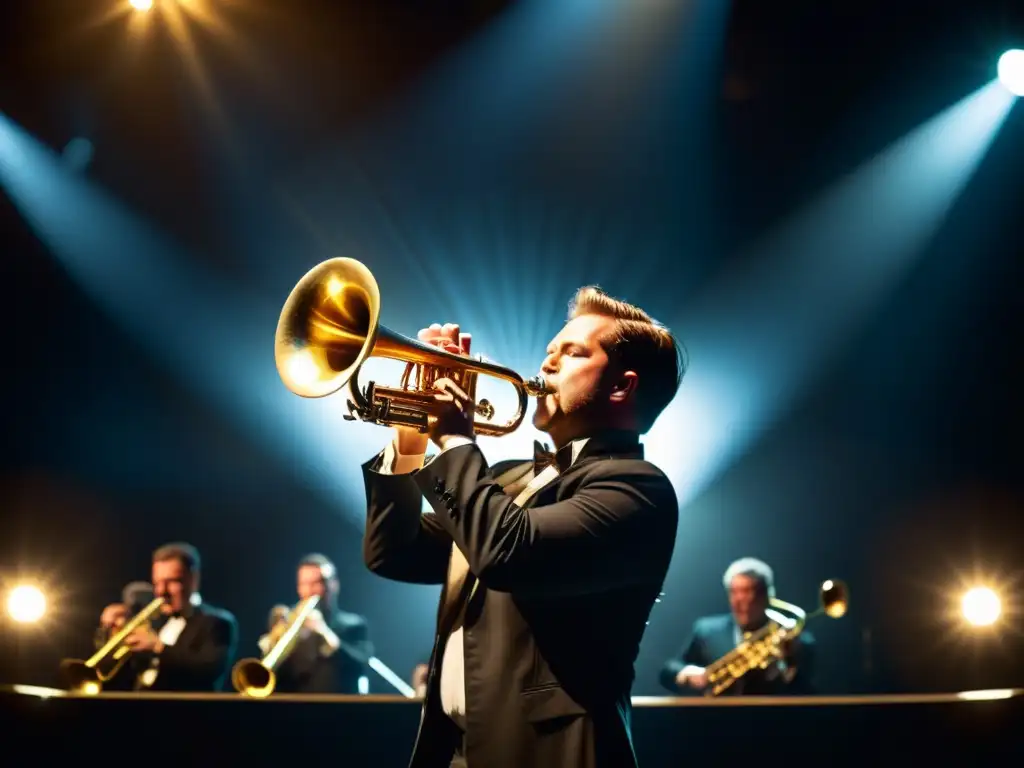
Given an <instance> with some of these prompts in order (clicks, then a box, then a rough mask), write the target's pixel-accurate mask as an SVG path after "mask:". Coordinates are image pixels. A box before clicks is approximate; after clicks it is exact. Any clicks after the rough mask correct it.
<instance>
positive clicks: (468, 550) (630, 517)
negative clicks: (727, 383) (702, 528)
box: [414, 444, 678, 595]
mask: <svg viewBox="0 0 1024 768" xmlns="http://www.w3.org/2000/svg"><path fill="white" fill-rule="evenodd" d="M414 478H415V480H416V483H417V484H418V485H419V487H420V489H421V490H422V492H423V493H424V495H425V496H426V497H427V499H428V501H429V502H430V504H431V507H432V508H433V509H434V513H435V514H434V516H433V520H434V522H432V523H431V524H432V525H434V524H436V525H438V526H439V527H440V528H441V529H442V530H444V531H447V533H448V534H449V535H450V537H451V538H452V539H453V540H454V541H455V543H456V544H457V545H458V547H459V549H460V550H462V552H463V554H464V555H465V556H466V560H467V561H468V562H469V567H470V570H471V571H472V572H473V573H474V574H475V575H476V576H477V578H479V579H480V581H481V583H483V584H484V585H485V586H487V587H488V588H489V589H493V590H497V591H502V592H515V593H520V594H531V593H532V594H540V595H556V594H561V595H566V594H584V593H591V592H599V591H604V590H609V589H614V588H617V587H625V586H629V585H634V584H644V583H652V582H654V581H657V580H660V579H662V578H663V577H664V572H665V568H666V566H667V562H668V558H669V557H670V556H671V551H672V547H673V546H674V543H675V532H676V524H677V519H678V505H677V501H676V496H675V492H674V490H673V489H672V485H671V483H670V482H669V481H668V479H667V478H666V477H665V476H664V475H663V474H661V473H660V472H658V471H657V470H656V469H655V468H654V467H653V466H652V465H650V464H646V463H644V462H641V461H638V460H637V461H632V460H616V461H608V462H600V463H599V465H597V466H595V468H594V469H593V470H592V471H591V472H590V475H589V477H587V478H585V479H584V480H583V481H582V482H581V483H580V485H579V486H578V487H577V488H576V489H575V492H574V494H573V495H572V496H571V497H570V498H568V499H565V500H564V501H559V502H557V503H554V504H549V505H546V506H542V507H533V508H529V509H524V508H521V507H518V506H516V505H515V504H514V503H513V498H512V497H511V496H509V495H508V494H506V493H504V491H503V490H502V489H501V487H500V486H499V485H498V484H497V483H496V482H494V479H493V476H492V473H491V472H490V469H489V467H488V465H487V462H486V460H485V459H484V457H483V454H482V453H481V452H480V449H479V448H478V447H477V446H476V445H475V444H470V445H463V446H459V447H457V448H453V449H451V450H446V451H443V452H442V453H441V454H439V455H438V456H437V457H436V458H435V459H434V461H432V462H431V463H430V464H428V465H427V466H425V467H424V468H423V469H421V470H420V471H419V472H417V473H415V475H414ZM427 517H429V516H427Z"/></svg>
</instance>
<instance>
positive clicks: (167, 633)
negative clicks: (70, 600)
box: [99, 542, 238, 692]
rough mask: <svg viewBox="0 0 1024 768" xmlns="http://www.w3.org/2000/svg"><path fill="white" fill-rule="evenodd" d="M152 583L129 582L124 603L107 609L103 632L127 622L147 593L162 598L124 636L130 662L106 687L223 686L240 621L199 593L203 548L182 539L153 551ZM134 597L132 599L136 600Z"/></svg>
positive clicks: (167, 688) (195, 688)
mask: <svg viewBox="0 0 1024 768" xmlns="http://www.w3.org/2000/svg"><path fill="white" fill-rule="evenodd" d="M152 578H153V583H152V593H151V594H149V595H146V596H144V595H145V593H146V588H147V587H149V586H150V585H148V584H143V583H141V582H136V583H133V584H130V585H128V587H127V588H126V589H125V592H124V594H123V595H122V597H123V598H124V599H123V601H122V602H120V603H113V604H111V605H108V606H107V607H106V608H104V609H103V612H102V614H101V616H100V628H99V634H100V635H101V636H104V637H106V636H108V635H109V634H110V633H113V632H117V631H118V630H119V629H121V628H122V627H124V626H125V623H126V621H128V619H129V618H130V617H131V616H132V615H133V614H135V613H137V611H138V607H139V605H141V604H142V602H145V600H146V598H147V597H154V598H160V599H162V603H161V604H160V606H159V612H158V613H157V615H156V618H155V619H154V620H153V621H147V622H145V623H142V624H140V625H139V626H138V627H137V628H135V629H134V630H133V631H132V632H131V633H130V634H128V636H127V637H125V639H124V641H123V642H124V646H125V647H126V648H127V649H128V650H129V651H130V653H131V657H130V658H129V660H128V663H126V664H124V665H123V667H121V669H120V671H119V672H118V673H117V674H116V675H115V676H114V678H113V679H112V680H110V681H109V683H104V687H105V688H113V689H115V690H116V689H134V690H137V691H147V690H149V691H188V692H193V691H219V690H221V689H222V688H223V686H224V682H225V680H226V678H227V673H228V670H229V669H230V668H231V663H232V661H233V660H234V654H235V648H236V645H237V642H238V625H237V622H236V621H235V617H234V616H232V615H231V614H230V613H229V612H227V611H225V610H223V609H220V608H216V607H214V606H212V605H210V604H208V603H205V602H203V600H202V599H201V597H200V595H199V578H200V559H199V551H198V550H197V549H196V548H195V547H194V546H192V545H191V544H186V543H184V542H179V543H172V544H165V545H163V546H161V547H159V548H158V549H157V550H156V551H155V552H154V553H153V563H152ZM133 603H134V605H133Z"/></svg>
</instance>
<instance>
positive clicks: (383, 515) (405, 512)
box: [363, 444, 452, 584]
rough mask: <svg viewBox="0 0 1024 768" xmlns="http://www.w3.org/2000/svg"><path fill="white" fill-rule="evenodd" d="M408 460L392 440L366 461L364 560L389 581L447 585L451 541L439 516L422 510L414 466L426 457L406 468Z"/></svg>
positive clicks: (420, 463) (364, 481) (421, 500)
mask: <svg viewBox="0 0 1024 768" xmlns="http://www.w3.org/2000/svg"><path fill="white" fill-rule="evenodd" d="M406 458H407V457H401V456H398V455H396V452H395V448H394V444H392V445H389V446H388V448H387V449H385V450H384V451H383V452H382V453H381V454H379V455H377V456H375V457H374V458H373V459H371V460H370V461H368V462H367V463H366V464H364V465H363V483H364V486H365V488H366V509H367V513H366V531H365V533H364V534H363V560H364V562H365V563H366V567H367V568H369V569H370V570H371V571H372V572H373V573H375V574H377V575H378V576H383V577H384V578H387V579H393V580H395V581H404V582H410V583H413V584H443V583H444V581H445V577H446V575H447V573H448V559H449V556H450V554H451V546H452V539H451V536H449V535H448V534H447V533H446V532H445V530H444V528H443V527H442V526H441V525H440V523H438V521H437V519H436V517H435V516H434V515H430V514H427V515H424V514H423V513H422V511H421V510H422V507H423V496H422V494H421V493H420V489H419V487H418V486H417V485H416V483H415V481H414V480H413V479H412V475H411V474H409V470H410V469H411V468H413V467H412V466H410V465H414V466H415V467H419V466H420V465H422V463H423V457H422V456H417V457H414V460H413V461H410V462H408V463H406V464H405V465H404V466H403V465H402V464H399V463H398V462H399V461H400V460H405V459H406ZM396 465H397V466H396ZM394 470H398V471H401V470H405V471H402V472H401V473H393V471H394Z"/></svg>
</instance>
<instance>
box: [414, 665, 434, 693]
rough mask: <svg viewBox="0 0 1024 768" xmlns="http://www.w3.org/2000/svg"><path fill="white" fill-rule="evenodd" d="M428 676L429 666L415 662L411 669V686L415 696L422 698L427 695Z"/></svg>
mask: <svg viewBox="0 0 1024 768" xmlns="http://www.w3.org/2000/svg"><path fill="white" fill-rule="evenodd" d="M429 676H430V667H428V666H427V665H426V664H417V665H416V668H415V669H413V671H412V687H413V690H414V691H415V692H416V696H418V697H419V698H421V699H422V698H424V697H425V696H426V695H427V679H428V678H429Z"/></svg>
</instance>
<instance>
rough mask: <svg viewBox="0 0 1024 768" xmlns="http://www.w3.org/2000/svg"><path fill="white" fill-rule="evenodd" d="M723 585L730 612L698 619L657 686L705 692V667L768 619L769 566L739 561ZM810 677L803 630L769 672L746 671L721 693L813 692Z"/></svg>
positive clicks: (810, 653)
mask: <svg viewBox="0 0 1024 768" xmlns="http://www.w3.org/2000/svg"><path fill="white" fill-rule="evenodd" d="M722 581H723V584H724V586H725V589H726V593H727V594H728V596H729V608H730V612H729V613H726V614H721V615H716V616H704V617H702V618H699V619H697V621H696V622H695V623H694V625H693V631H692V633H691V636H690V639H689V641H688V642H687V643H686V645H685V646H683V650H682V652H681V653H680V654H679V655H678V656H677V657H674V658H671V659H669V660H668V661H667V662H665V665H664V666H663V667H662V669H661V675H660V680H661V684H662V685H663V686H664V687H665V688H667V689H668V690H670V691H672V692H673V693H681V692H691V691H699V692H704V691H705V689H706V686H707V677H706V675H705V668H706V667H707V666H708V665H710V664H711V663H713V662H715V661H717V660H718V659H720V658H722V657H723V656H725V655H726V654H727V653H729V652H730V651H732V650H733V649H734V648H736V646H737V645H739V644H740V642H742V640H743V639H744V637H745V635H747V634H748V633H751V632H756V631H757V630H759V629H761V628H762V627H763V626H765V625H766V624H767V623H768V622H769V620H770V619H771V616H770V614H771V608H770V607H769V604H768V600H769V598H771V597H774V596H775V584H774V575H773V573H772V569H771V568H770V567H769V566H768V564H767V563H764V562H762V561H761V560H757V559H755V558H753V557H745V558H742V559H740V560H737V561H736V562H734V563H732V564H731V565H730V566H729V567H728V568H727V569H726V571H725V576H724V577H723V579H722ZM813 676H814V638H813V637H812V635H811V633H810V632H808V631H806V630H804V631H803V632H801V633H800V635H799V636H798V637H797V638H795V639H794V640H792V641H790V642H789V643H788V645H787V647H786V651H785V653H784V655H783V658H782V659H779V660H778V661H777V662H776V663H775V664H771V665H769V666H768V668H767V669H753V670H750V671H749V672H747V673H746V674H745V675H743V677H741V678H740V679H739V680H738V681H736V682H735V683H733V684H732V685H731V686H729V687H728V688H726V689H725V690H724V691H723V692H722V694H720V695H729V696H744V695H746V696H766V695H773V694H783V695H787V696H796V695H801V694H808V693H813V692H814V685H813Z"/></svg>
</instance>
